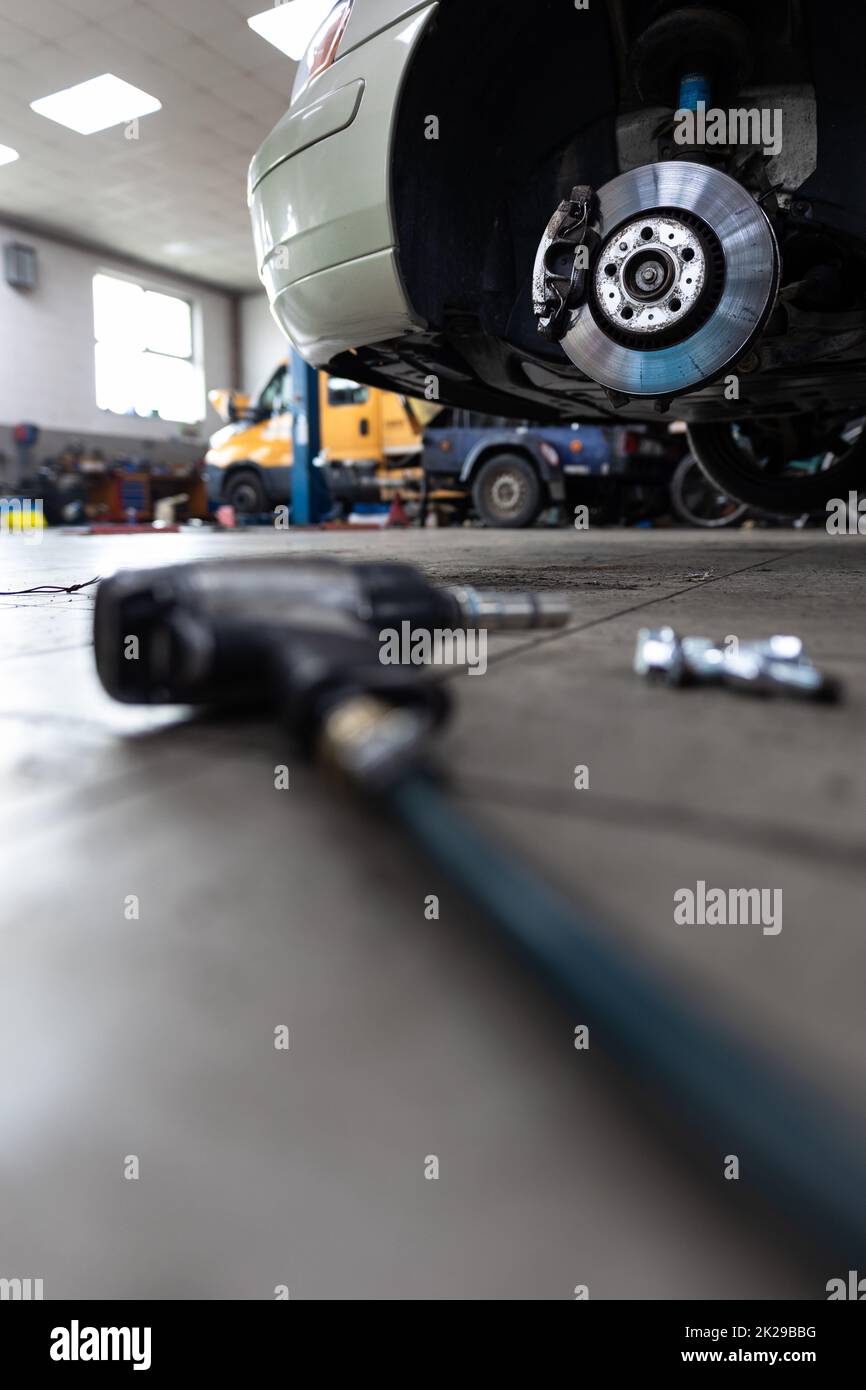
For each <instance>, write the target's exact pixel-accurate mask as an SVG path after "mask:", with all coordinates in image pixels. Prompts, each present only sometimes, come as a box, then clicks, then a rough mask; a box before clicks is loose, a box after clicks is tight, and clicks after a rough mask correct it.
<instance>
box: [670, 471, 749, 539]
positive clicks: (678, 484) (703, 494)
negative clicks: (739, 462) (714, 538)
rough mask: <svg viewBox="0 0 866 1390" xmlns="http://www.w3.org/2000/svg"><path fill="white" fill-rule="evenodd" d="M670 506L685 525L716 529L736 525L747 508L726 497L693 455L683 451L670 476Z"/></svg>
mask: <svg viewBox="0 0 866 1390" xmlns="http://www.w3.org/2000/svg"><path fill="white" fill-rule="evenodd" d="M671 506H672V507H673V510H674V512H675V514H676V516H677V517H678V518H679V520H680V521H684V522H685V523H686V524H687V525H688V526H704V527H709V528H712V529H714V530H717V529H718V528H719V527H721V526H735V525H736V524H737V522H738V521H742V519H743V517H744V516H745V515H746V513H747V511H748V510H749V509H748V507H746V506H744V505H743V503H742V502H737V501H735V500H734V498H733V497H728V495H727V493H725V492H722V490H721V488H720V487H718V486H717V485H716V484H715V483H714V482H713V481H712V480H711V479H710V478H709V477H708V476H707V474H706V473H705V472H704V470H703V468H702V467H701V465H700V464H699V463H698V461H697V459H696V458H695V456H694V454H686V456H685V458H683V459H681V460H680V462H679V464H678V465H677V470H676V472H675V473H674V476H673V477H672V478H671Z"/></svg>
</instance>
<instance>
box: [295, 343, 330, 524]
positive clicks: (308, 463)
mask: <svg viewBox="0 0 866 1390" xmlns="http://www.w3.org/2000/svg"><path fill="white" fill-rule="evenodd" d="M291 372H292V511H291V524H292V525H293V526H314V525H315V524H316V523H317V522H319V521H324V519H325V517H326V516H327V515H328V514H329V512H330V510H331V497H330V494H329V492H328V487H327V483H326V482H325V478H324V475H323V473H322V470H321V469H320V468H316V467H315V465H314V460H315V458H316V457H317V456H318V453H319V450H320V448H321V433H320V415H319V373H318V372H317V371H316V369H315V367H310V366H308V364H307V363H306V362H305V361H304V359H303V357H301V355H300V353H299V352H296V351H295V349H294V348H292V355H291Z"/></svg>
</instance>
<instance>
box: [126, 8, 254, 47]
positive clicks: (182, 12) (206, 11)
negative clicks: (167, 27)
mask: <svg viewBox="0 0 866 1390" xmlns="http://www.w3.org/2000/svg"><path fill="white" fill-rule="evenodd" d="M148 4H149V5H151V6H152V7H153V9H154V10H156V11H158V13H160V14H165V15H168V16H169V18H171V19H172V20H174V22H175V23H176V24H180V25H182V26H183V28H184V29H187V30H188V31H189V33H191V34H195V35H196V36H197V37H198V38H206V37H207V35H208V33H209V32H210V30H211V29H215V28H220V29H225V28H227V27H228V26H229V25H230V24H231V23H232V22H237V19H238V16H237V13H236V11H234V10H233V9H232V7H231V6H230V5H228V4H226V3H225V0H148ZM252 13H253V14H255V13H256V11H255V10H253V11H252ZM241 22H242V23H243V22H244V21H243V20H242V21H241Z"/></svg>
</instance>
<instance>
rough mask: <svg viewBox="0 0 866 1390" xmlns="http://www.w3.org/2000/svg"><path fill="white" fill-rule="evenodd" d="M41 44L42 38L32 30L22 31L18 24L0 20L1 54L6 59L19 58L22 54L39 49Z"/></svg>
mask: <svg viewBox="0 0 866 1390" xmlns="http://www.w3.org/2000/svg"><path fill="white" fill-rule="evenodd" d="M41 42H42V40H41V38H40V36H39V35H38V34H34V33H33V32H32V30H31V31H28V30H27V29H21V28H19V26H18V25H17V24H10V23H9V22H8V21H7V20H6V19H0V53H2V54H3V57H4V58H19V57H20V56H21V54H22V53H28V52H29V51H30V49H31V48H36V47H38V45H39V44H40V43H41Z"/></svg>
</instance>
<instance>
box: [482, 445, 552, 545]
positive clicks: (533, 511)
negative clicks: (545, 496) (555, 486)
mask: <svg viewBox="0 0 866 1390" xmlns="http://www.w3.org/2000/svg"><path fill="white" fill-rule="evenodd" d="M472 500H473V502H474V503H475V510H476V511H477V513H478V515H479V516H480V518H481V520H482V521H483V522H484V525H485V526H508V527H516V526H531V525H532V523H533V521H534V520H535V518H536V517H537V516H538V513H539V511H540V510H541V484H540V482H539V480H538V474H537V473H536V471H535V469H534V468H533V467H532V465H531V464H530V463H527V461H526V459H525V458H521V456H520V454H497V455H496V457H495V458H491V459H488V460H487V462H486V463H485V464H484V465H483V466H482V468H481V470H480V472H479V474H478V477H477V478H476V479H475V483H474V484H473V487H472Z"/></svg>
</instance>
